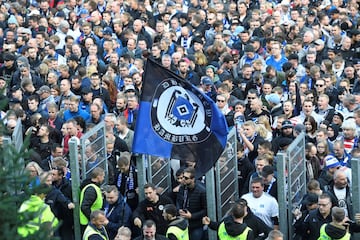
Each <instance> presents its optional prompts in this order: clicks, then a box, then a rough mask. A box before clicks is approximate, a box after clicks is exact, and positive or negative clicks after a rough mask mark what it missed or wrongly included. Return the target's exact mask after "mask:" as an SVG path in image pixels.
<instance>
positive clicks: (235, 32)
mask: <svg viewBox="0 0 360 240" xmlns="http://www.w3.org/2000/svg"><path fill="white" fill-rule="evenodd" d="M244 30H245V28H244V27H243V26H237V27H236V28H235V31H234V35H235V36H237V35H239V34H240V33H242V32H243V31H244Z"/></svg>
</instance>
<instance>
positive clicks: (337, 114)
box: [334, 111, 344, 121]
mask: <svg viewBox="0 0 360 240" xmlns="http://www.w3.org/2000/svg"><path fill="white" fill-rule="evenodd" d="M335 115H336V116H338V117H339V118H340V119H341V121H344V116H343V115H342V114H341V112H338V111H335V112H334V116H335Z"/></svg>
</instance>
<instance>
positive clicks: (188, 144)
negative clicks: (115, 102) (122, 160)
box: [133, 59, 228, 176]
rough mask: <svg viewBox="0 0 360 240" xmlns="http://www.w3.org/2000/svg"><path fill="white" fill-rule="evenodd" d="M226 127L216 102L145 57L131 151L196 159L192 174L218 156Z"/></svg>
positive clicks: (221, 149)
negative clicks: (145, 61)
mask: <svg viewBox="0 0 360 240" xmlns="http://www.w3.org/2000/svg"><path fill="white" fill-rule="evenodd" d="M227 134H228V128H227V124H226V120H225V117H224V115H223V114H222V113H221V112H220V111H219V110H218V108H217V106H216V104H215V103H214V102H213V101H212V100H211V99H210V98H209V97H208V96H206V95H205V94H203V93H202V92H201V91H200V90H199V89H197V88H196V87H195V86H193V85H192V84H191V83H190V82H188V81H186V80H184V79H182V78H181V77H179V76H177V75H176V74H175V73H173V72H171V71H169V70H167V69H165V68H164V67H162V66H161V65H159V64H158V63H156V62H154V61H153V60H151V59H148V60H147V64H146V69H145V75H144V77H143V87H142V95H141V102H140V108H139V113H138V117H137V122H136V128H135V136H134V143H133V152H134V153H144V154H150V155H153V156H161V157H166V158H173V159H179V160H184V161H192V162H196V168H195V169H196V175H197V176H201V175H203V174H205V173H206V172H207V171H208V170H209V169H210V168H211V167H212V166H213V165H214V163H215V162H216V161H217V160H218V158H219V157H220V155H221V153H222V152H223V150H224V148H225V146H226V141H227Z"/></svg>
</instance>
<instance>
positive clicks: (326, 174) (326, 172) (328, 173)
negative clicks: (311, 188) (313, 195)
mask: <svg viewBox="0 0 360 240" xmlns="http://www.w3.org/2000/svg"><path fill="white" fill-rule="evenodd" d="M324 162H325V167H324V168H323V170H322V171H321V173H320V176H319V179H318V181H319V183H320V188H321V189H322V190H324V188H325V186H326V185H330V183H331V182H332V180H333V176H334V173H335V172H336V170H338V169H340V167H341V163H340V162H339V161H338V160H337V159H336V157H335V156H333V155H327V156H326V157H325V158H324Z"/></svg>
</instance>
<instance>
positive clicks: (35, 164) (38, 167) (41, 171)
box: [25, 161, 44, 176]
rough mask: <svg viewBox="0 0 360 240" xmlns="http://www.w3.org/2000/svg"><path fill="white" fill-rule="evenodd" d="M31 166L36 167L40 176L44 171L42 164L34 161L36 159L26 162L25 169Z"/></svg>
mask: <svg viewBox="0 0 360 240" xmlns="http://www.w3.org/2000/svg"><path fill="white" fill-rule="evenodd" d="M31 167H33V168H35V170H36V172H37V175H38V176H40V175H41V174H42V173H43V172H44V170H42V168H41V167H40V165H39V164H38V163H37V162H34V161H32V162H29V163H28V164H26V167H25V169H26V170H29V169H30V168H31Z"/></svg>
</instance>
